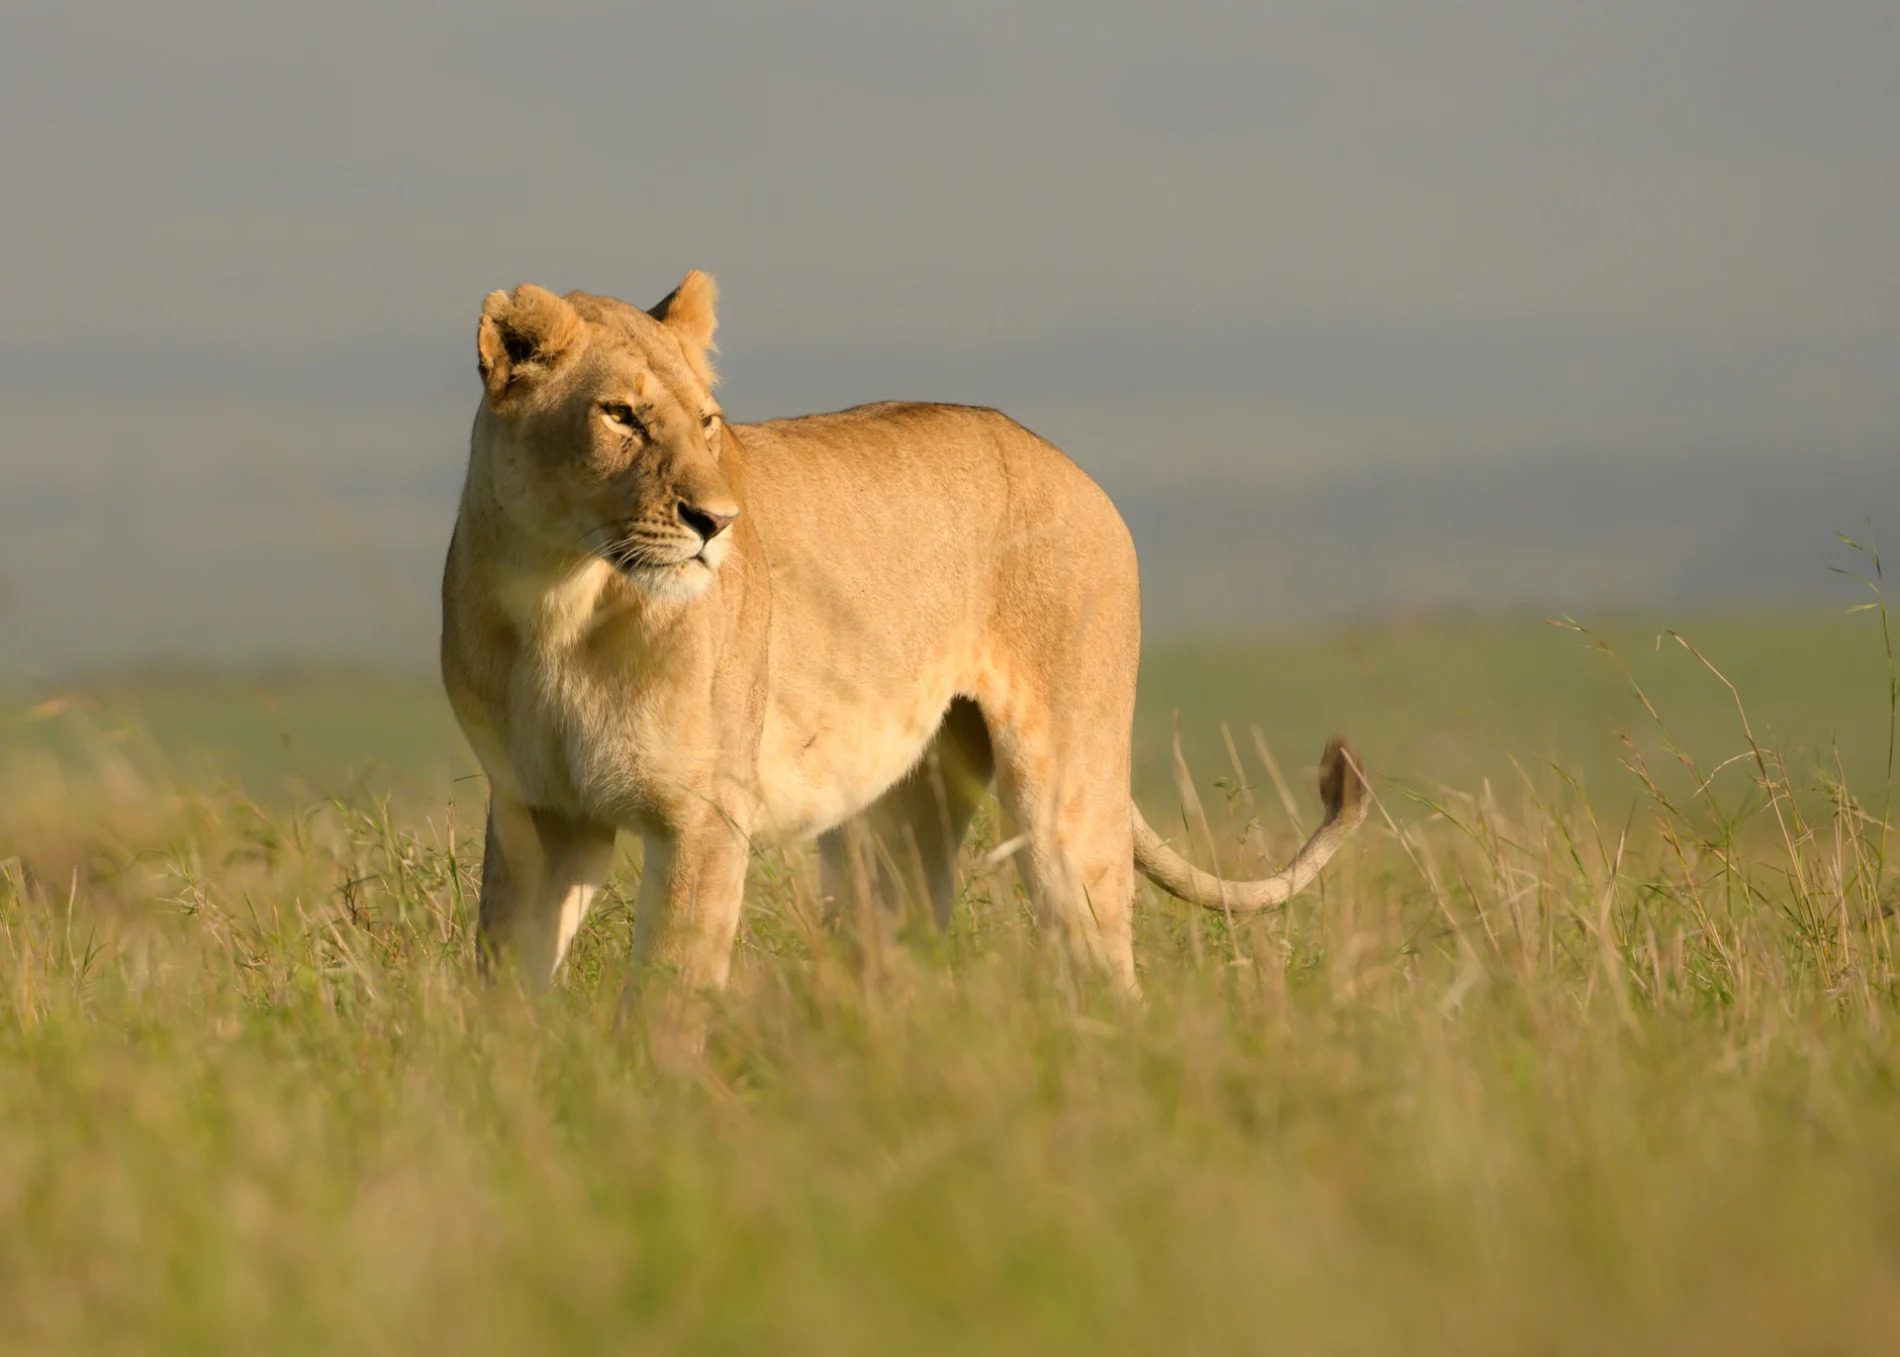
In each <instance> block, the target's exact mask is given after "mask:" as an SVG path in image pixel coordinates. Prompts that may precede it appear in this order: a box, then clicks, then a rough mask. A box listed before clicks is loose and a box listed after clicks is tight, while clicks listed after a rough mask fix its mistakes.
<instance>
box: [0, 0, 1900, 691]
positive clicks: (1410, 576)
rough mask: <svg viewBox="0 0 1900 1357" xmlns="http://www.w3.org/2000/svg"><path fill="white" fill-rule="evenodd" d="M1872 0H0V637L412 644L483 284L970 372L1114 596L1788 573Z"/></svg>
mask: <svg viewBox="0 0 1900 1357" xmlns="http://www.w3.org/2000/svg"><path fill="white" fill-rule="evenodd" d="M1896 132H1900V6H1896V5H1894V4H1893V3H1892V0H1810V2H1809V3H1803V4H1799V5H1794V4H1788V3H1781V2H1770V0H1667V2H1663V0H1643V2H1642V3H1591V4H1575V3H1561V4H1559V3H1524V2H1523V0H1466V2H1463V3H1457V2H1446V3H1434V4H1420V3H1402V2H1401V0H1363V2H1361V3H1351V2H1348V0H1327V3H1311V4H1250V5H1245V6H1229V5H1219V4H1209V3H1200V2H1199V0H1184V2H1183V3H1174V4H1170V5H1166V6H1155V5H1151V4H1122V3H1100V2H1099V0H1098V2H1097V3H1089V4H1082V3H1079V2H1077V0H1069V2H1068V3H1050V4H1043V5H1038V6H1033V7H1025V6H1022V5H1019V4H1015V3H1010V4H988V3H974V4H964V5H959V6H946V5H936V4H933V5H916V6H903V5H892V4H882V3H880V4H869V3H862V4H860V3H852V2H851V0H828V2H827V3H824V4H819V5H812V6H806V7H801V8H799V9H797V10H793V9H792V8H790V7H786V6H781V5H778V4H767V3H756V4H726V3H698V4H693V5H667V6H657V5H656V6H642V5H624V4H623V5H588V4H569V3H542V4H537V5H534V6H523V5H519V4H507V5H503V4H496V3H488V2H487V0H480V2H479V3H469V4H462V5H457V6H454V7H452V8H451V7H437V6H403V7H392V6H390V5H387V4H383V3H376V4H367V3H360V0H335V2H334V3H329V4H325V5H322V6H315V5H275V4H261V3H257V2H256V0H244V2H243V3H236V2H235V0H233V2H231V3H223V2H222V0H220V2H218V3H185V4H171V5H164V6H145V7H133V6H123V5H114V6H105V5H98V4H87V3H73V2H71V0H67V2H65V3H59V4H39V3H32V2H31V0H15V3H12V4H10V5H8V6H7V7H6V9H5V12H4V14H3V15H0V183H4V184H5V186H6V189H5V199H6V210H5V211H4V213H0V258H4V259H5V261H6V265H7V267H6V268H5V270H4V276H0V315H4V317H5V320H6V324H5V325H4V327H0V679H8V678H10V679H16V680H17V679H21V678H32V677H36V676H63V675H73V674H83V673H97V672H101V671H108V672H109V671H119V670H125V669H128V668H132V667H140V666H144V667H151V666H176V665H188V666H192V667H200V668H201V667H204V666H207V665H224V666H257V665H266V664H270V665H281V664H311V663H322V664H324V665H354V666H366V667H370V668H375V669H384V670H388V671H391V672H413V673H423V672H426V671H427V669H428V667H429V666H430V664H431V663H432V657H433V648H434V642H435V630H436V606H435V595H434V590H435V583H436V577H437V571H438V568H439V563H440V560H441V556H442V552H443V549H444V546H445V544H446V540H447V536H448V531H449V527H450V525H451V523H452V521H453V517H454V512H455V501H456V495H457V490H458V487H459V483H460V478H461V474H462V467H463V462H464V456H465V439H466V431H467V427H468V423H469V421H470V418H471V417H472V415H473V412H474V408H475V403H476V398H477V383H476V378H475V363H474V354H473V338H474V329H475V318H476V315H477V311H478V307H479V305H480V301H481V298H482V295H483V294H484V293H485V292H487V291H488V290H489V289H491V288H495V287H507V286H512V285H513V284H515V283H517V282H520V281H522V280H533V281H536V282H539V283H542V284H544V285H546V286H549V287H553V288H556V289H563V290H564V289H568V288H575V287H579V288H585V289H588V290H590V291H597V292H605V293H611V294H614V295H618V296H622V297H625V298H628V299H630V300H635V301H640V302H651V301H653V300H656V299H657V298H659V297H660V296H661V295H662V294H663V293H665V292H666V291H667V290H668V289H669V288H670V287H671V286H672V284H673V283H674V282H675V281H676V280H677V279H678V278H679V276H680V275H681V274H683V273H684V272H685V271H686V270H687V269H688V268H693V267H699V268H704V269H707V270H709V271H711V272H713V273H714V274H716V275H717V277H718V279H719V281H720V284H721V287H722V289H723V292H724V302H723V305H722V308H721V315H722V321H723V324H722V328H721V330H720V341H721V344H722V347H723V351H724V359H723V363H722V367H723V370H724V373H725V378H726V381H725V385H724V388H723V392H722V395H723V399H724V401H725V403H726V405H727V408H728V410H729V411H730V413H731V414H732V416H733V418H734V419H741V420H742V419H754V418H761V417H767V416H775V415H784V414H793V413H798V412H803V411H810V410H820V409H828V408H836V407H839V406H843V405H848V404H853V403H857V402H860V401H867V400H874V399H882V398H892V397H908V398H922V399H940V400H949V401H962V402H971V403H978V404H991V405H997V406H1000V407H1001V408H1003V409H1004V410H1006V411H1007V412H1009V413H1010V414H1012V415H1014V416H1016V417H1017V418H1018V419H1020V420H1022V421H1023V422H1024V423H1026V424H1028V425H1029V426H1030V427H1032V428H1034V429H1036V430H1037V431H1038V432H1040V433H1042V434H1044V435H1046V436H1047V437H1049V438H1051V439H1053V440H1054V441H1055V442H1057V443H1058V444H1060V445H1061V446H1062V447H1064V448H1065V449H1066V450H1067V451H1068V452H1070V453H1071V455H1073V456H1074V457H1075V458H1076V459H1077V460H1078V461H1079V462H1081V463H1082V465H1083V466H1085V467H1086V468H1088V470H1089V471H1090V472H1091V473H1093V474H1094V475H1095V476H1096V477H1097V478H1098V479H1099V480H1100V481H1101V482H1102V483H1103V484H1104V485H1105V486H1106V487H1107V488H1108V489H1109V491H1110V493H1111V494H1112V495H1113V496H1114V498H1115V500H1116V502H1117V503H1118V504H1119V505H1120V506H1121V509H1122V512H1123V514H1124V515H1125V516H1126V517H1127V519H1128V521H1129V523H1130V525H1131V527H1132V529H1133V531H1134V533H1135V537H1136V539H1137V543H1138V545H1139V547H1140V549H1141V552H1142V556H1143V560H1144V563H1145V572H1146V582H1147V595H1146V607H1147V622H1148V627H1149V631H1150V634H1151V636H1155V637H1159V638H1164V639H1165V638H1181V637H1197V636H1198V637H1203V638H1205V637H1208V636H1214V635H1236V634H1243V633H1244V634H1248V635H1260V634H1267V633H1274V632H1292V631H1298V630H1302V629H1309V628H1312V627H1314V626H1334V627H1336V626H1338V625H1339V624H1341V623H1353V624H1358V625H1365V624H1373V623H1383V622H1387V621H1390V620H1393V619H1418V618H1442V617H1444V616H1446V615H1455V616H1459V617H1467V618H1468V617H1474V616H1475V617H1480V618H1483V617H1492V616H1500V617H1523V616H1527V615H1528V616H1532V617H1535V616H1542V615H1544V614H1546V613H1549V612H1553V611H1559V610H1562V611H1571V612H1592V611H1593V612H1596V613H1604V614H1610V613H1615V614H1641V615H1651V614H1659V613H1662V614H1667V613H1671V612H1672V610H1682V609H1696V610H1701V611H1705V612H1706V611H1707V610H1710V609H1716V610H1722V611H1729V612H1736V611H1741V612H1749V611H1756V612H1759V611H1763V610H1769V611H1775V610H1780V611H1789V610H1796V611H1800V610H1808V609H1818V608H1834V609H1836V610H1837V611H1838V609H1839V607H1840V606H1844V604H1845V603H1847V602H1851V601H1854V600H1856V599H1858V598H1860V597H1862V596H1863V595H1864V591H1861V590H1860V589H1859V586H1857V585H1855V584H1853V583H1852V582H1851V581H1844V580H1842V579H1840V578H1839V577H1838V576H1835V575H1833V574H1831V573H1830V569H1829V568H1830V567H1831V566H1839V565H1849V566H1853V565H1856V564H1857V562H1856V561H1855V559H1854V558H1853V557H1852V556H1851V554H1850V553H1847V552H1846V551H1845V549H1844V548H1842V547H1841V546H1840V544H1839V543H1837V542H1836V540H1835V538H1834V535H1833V534H1834V532H1835V531H1836V530H1841V531H1847V532H1850V533H1856V534H1861V533H1865V532H1868V531H1871V532H1872V534H1873V535H1874V536H1875V537H1876V538H1878V537H1879V536H1880V535H1881V533H1882V532H1883V530H1884V531H1885V532H1886V533H1887V534H1888V535H1889V536H1891V533H1892V529H1893V526H1894V521H1895V508H1896V505H1900V264H1897V263H1896V257H1895V242H1896V241H1900V136H1896Z"/></svg>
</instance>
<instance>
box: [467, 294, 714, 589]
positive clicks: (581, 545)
mask: <svg viewBox="0 0 1900 1357" xmlns="http://www.w3.org/2000/svg"><path fill="white" fill-rule="evenodd" d="M714 295H715V294H714V289H713V283H712V279H710V278H708V277H707V276H706V275H705V274H703V273H697V272H695V273H692V274H689V275H687V278H686V281H685V282H683V283H682V284H680V286H679V288H678V289H677V290H676V291H674V292H673V293H672V294H671V295H670V296H669V297H667V299H666V300H665V301H663V302H661V303H660V304H659V305H658V306H656V307H655V308H654V309H653V311H652V312H651V313H649V312H645V311H640V310H638V309H636V308H634V307H631V306H628V305H626V304H625V303H624V302H617V301H613V300H611V299H609V298H604V297H592V296H588V295H587V294H585V293H579V292H576V293H572V294H570V295H569V296H567V297H565V298H563V297H556V296H554V295H553V294H551V293H548V292H545V291H543V290H542V289H540V288H538V287H535V286H533V285H532V284H525V283H524V284H523V285H522V286H520V287H518V288H516V289H515V291H514V294H513V295H512V296H510V295H509V294H508V293H505V292H494V293H490V294H489V296H488V299H487V301H486V302H485V304H484V305H483V307H482V320H481V327H480V330H479V332H478V335H477V342H476V347H477V351H478V356H479V357H480V360H481V370H482V381H483V384H484V386H485V388H486V395H485V397H484V399H485V403H486V410H485V412H484V421H489V420H492V426H491V429H490V431H489V432H490V439H491V441H490V443H489V464H490V467H491V474H492V476H493V483H494V488H495V494H496V497H497V499H498V500H499V501H500V503H501V506H502V508H503V510H504V511H505V512H506V513H507V514H508V515H509V517H510V518H512V519H513V520H514V521H515V522H516V523H517V524H519V525H520V526H521V527H522V528H524V529H525V530H526V531H528V532H529V533H530V534H531V535H532V536H534V537H535V538H536V539H538V540H540V541H541V542H543V543H544V544H545V545H547V546H549V547H552V548H555V549H557V550H558V549H562V548H566V549H570V550H573V551H576V552H579V553H583V554H586V555H590V556H597V557H599V558H601V559H603V560H605V561H607V562H608V563H610V564H611V565H613V566H614V568H615V569H617V570H619V571H620V572H621V574H622V575H624V576H625V577H626V578H627V579H628V580H629V581H631V582H632V583H633V584H634V585H635V586H637V587H638V588H640V589H641V590H643V591H644V592H646V593H647V594H648V595H650V596H652V597H655V598H664V599H675V600H684V599H691V598H694V597H697V596H698V595H699V594H701V593H703V592H704V591H705V590H706V588H707V586H709V585H710V584H711V583H712V580H713V576H714V574H715V573H716V572H717V571H718V569H719V566H720V564H721V563H722V562H723V561H724V560H725V558H726V555H727V553H728V551H729V550H730V547H731V540H732V539H731V534H730V533H729V532H727V528H728V527H729V526H730V525H731V523H732V522H733V520H734V519H736V518H737V517H738V516H739V505H738V502H737V500H735V499H734V497H733V494H732V489H731V487H730V486H729V485H728V484H727V481H726V478H725V475H724V473H723V472H722V471H721V469H720V454H721V444H722V441H723V439H724V437H725V431H724V429H723V427H722V422H721V419H720V414H719V407H718V404H717V403H716V402H715V401H714V399H713V395H712V384H713V372H712V368H711V365H710V364H709V362H708V361H707V351H708V350H709V349H710V348H711V343H712V331H713V326H714V324H715V322H714V319H713V300H714Z"/></svg>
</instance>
